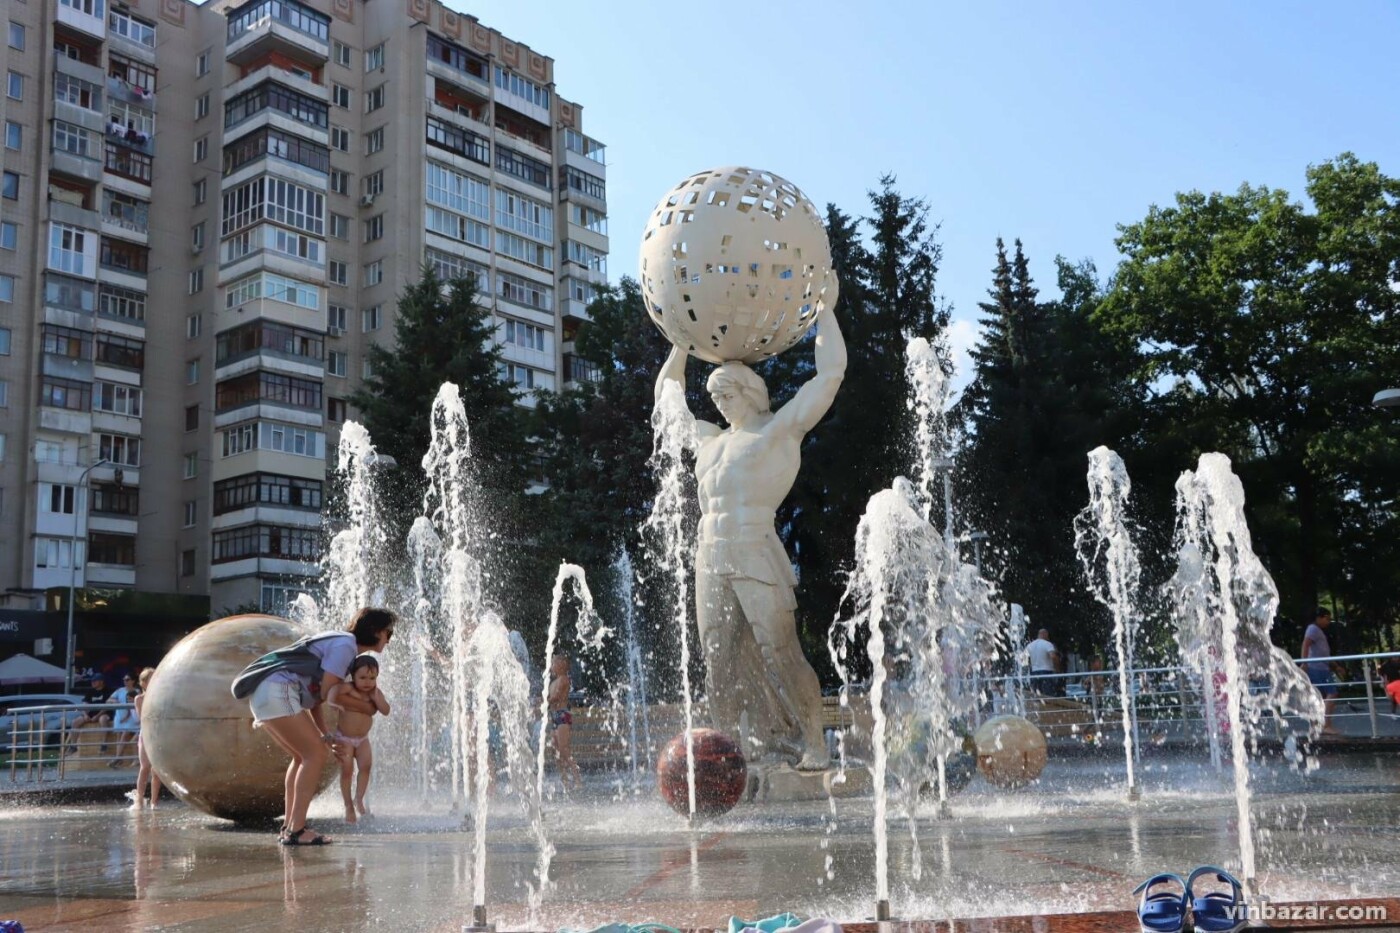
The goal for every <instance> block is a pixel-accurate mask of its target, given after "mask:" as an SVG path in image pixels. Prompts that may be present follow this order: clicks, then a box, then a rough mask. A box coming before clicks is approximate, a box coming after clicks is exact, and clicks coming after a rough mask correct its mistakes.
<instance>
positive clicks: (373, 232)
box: [365, 214, 384, 243]
mask: <svg viewBox="0 0 1400 933" xmlns="http://www.w3.org/2000/svg"><path fill="white" fill-rule="evenodd" d="M383 238H384V215H383V214H375V215H374V216H373V217H371V218H370V219H369V220H366V221H365V242H366V243H373V242H374V241H375V240H382V239H383Z"/></svg>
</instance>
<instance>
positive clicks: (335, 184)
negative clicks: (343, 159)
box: [331, 168, 350, 194]
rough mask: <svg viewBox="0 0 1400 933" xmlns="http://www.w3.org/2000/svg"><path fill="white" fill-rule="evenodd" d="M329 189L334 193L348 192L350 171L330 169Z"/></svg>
mask: <svg viewBox="0 0 1400 933" xmlns="http://www.w3.org/2000/svg"><path fill="white" fill-rule="evenodd" d="M331 191H333V192H335V193H336V194H349V193H350V173H349V172H342V171H341V170H340V169H334V168H333V169H331Z"/></svg>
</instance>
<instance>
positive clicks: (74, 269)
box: [49, 223, 92, 275]
mask: <svg viewBox="0 0 1400 933" xmlns="http://www.w3.org/2000/svg"><path fill="white" fill-rule="evenodd" d="M87 238H88V233H87V231H86V230H84V229H82V228H81V227H70V226H68V225H67V224H57V223H56V224H51V225H50V226H49V268H50V269H53V270H55V271H56V272H69V273H72V274H73V275H90V274H91V272H92V270H91V269H90V268H89V267H88V257H87V255H86V251H87Z"/></svg>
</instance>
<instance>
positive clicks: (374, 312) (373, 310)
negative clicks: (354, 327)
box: [360, 305, 384, 334]
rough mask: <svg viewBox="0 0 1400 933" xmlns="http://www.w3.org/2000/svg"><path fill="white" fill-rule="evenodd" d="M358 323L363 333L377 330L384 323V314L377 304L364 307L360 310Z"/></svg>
mask: <svg viewBox="0 0 1400 933" xmlns="http://www.w3.org/2000/svg"><path fill="white" fill-rule="evenodd" d="M360 324H361V328H362V329H363V330H364V332H365V333H367V334H368V333H370V332H372V331H376V330H379V328H380V327H382V326H383V325H384V316H383V314H382V313H381V311H380V309H379V305H374V306H373V307H370V308H365V309H364V310H363V311H361V312H360Z"/></svg>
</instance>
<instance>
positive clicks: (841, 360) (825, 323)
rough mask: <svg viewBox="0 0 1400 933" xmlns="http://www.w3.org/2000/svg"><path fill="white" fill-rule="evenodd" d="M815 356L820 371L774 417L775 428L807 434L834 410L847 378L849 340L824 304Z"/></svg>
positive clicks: (773, 425) (818, 328) (818, 324)
mask: <svg viewBox="0 0 1400 933" xmlns="http://www.w3.org/2000/svg"><path fill="white" fill-rule="evenodd" d="M814 343H815V346H814V349H813V354H812V355H813V358H814V361H815V362H816V365H817V374H816V375H815V376H813V377H812V378H811V379H809V380H807V382H806V383H804V384H803V386H802V388H800V389H798V390H797V394H796V395H794V396H793V397H792V401H790V402H788V403H787V404H786V405H784V406H783V407H782V408H780V409H779V410H778V413H777V414H776V415H774V416H773V424H772V429H777V430H788V431H795V432H796V433H798V434H806V433H807V432H808V431H810V430H812V428H814V427H816V424H817V422H818V421H820V420H822V416H823V415H825V414H826V413H827V412H828V411H829V410H830V409H831V403H832V402H834V401H835V400H836V392H837V390H838V389H840V388H841V380H842V379H844V378H845V377H846V341H845V338H843V337H842V336H841V327H840V325H839V324H837V323H836V315H835V314H833V313H832V310H831V308H829V307H823V308H822V311H821V314H820V316H818V318H817V337H816V340H815V342H814Z"/></svg>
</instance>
